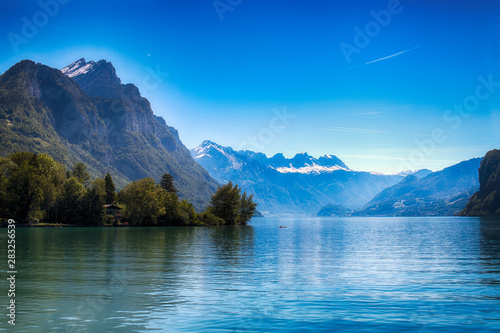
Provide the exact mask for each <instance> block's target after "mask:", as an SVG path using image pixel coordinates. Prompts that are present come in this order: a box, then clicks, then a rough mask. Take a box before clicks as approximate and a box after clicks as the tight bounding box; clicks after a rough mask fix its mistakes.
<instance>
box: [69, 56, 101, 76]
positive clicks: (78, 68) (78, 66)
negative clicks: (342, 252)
mask: <svg viewBox="0 0 500 333" xmlns="http://www.w3.org/2000/svg"><path fill="white" fill-rule="evenodd" d="M95 65H96V63H95V61H90V62H88V63H87V62H86V61H85V58H81V59H79V60H77V61H75V62H74V63H72V64H70V65H68V66H66V67H64V68H63V69H61V72H62V73H63V74H64V75H66V76H68V77H71V78H74V77H76V76H79V75H82V74H86V73H88V72H89V71H90V70H91V69H92V68H93V67H94V66H95Z"/></svg>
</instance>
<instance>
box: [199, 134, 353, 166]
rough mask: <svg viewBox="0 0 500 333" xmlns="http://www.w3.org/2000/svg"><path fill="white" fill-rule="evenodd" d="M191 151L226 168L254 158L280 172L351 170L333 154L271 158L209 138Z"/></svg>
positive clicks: (305, 154)
mask: <svg viewBox="0 0 500 333" xmlns="http://www.w3.org/2000/svg"><path fill="white" fill-rule="evenodd" d="M191 153H192V155H193V157H194V158H195V159H196V160H198V161H201V160H203V159H211V160H212V162H214V161H216V164H218V165H219V166H222V165H223V166H224V168H227V167H232V168H240V167H241V166H242V165H243V164H245V163H247V162H248V161H249V160H253V161H255V162H258V163H260V164H262V165H263V166H264V167H267V168H270V169H274V170H276V171H278V172H279V173H298V174H319V173H325V172H333V171H338V170H345V171H351V170H350V169H349V168H348V167H347V166H346V165H345V164H344V163H343V162H342V161H341V160H340V159H339V158H337V157H336V156H333V155H325V156H322V157H320V158H318V159H316V158H314V157H313V156H311V155H309V154H308V153H305V152H302V153H298V154H296V155H295V156H294V157H293V158H290V159H288V158H286V157H285V156H284V155H283V154H281V153H278V154H276V155H274V156H273V157H271V158H269V157H267V156H266V155H265V154H263V153H257V152H253V151H249V150H245V151H238V152H235V151H234V150H233V149H232V148H230V147H223V146H221V145H218V144H216V143H214V142H212V141H209V140H206V141H204V142H203V143H202V144H201V145H200V146H199V147H197V148H194V149H192V150H191Z"/></svg>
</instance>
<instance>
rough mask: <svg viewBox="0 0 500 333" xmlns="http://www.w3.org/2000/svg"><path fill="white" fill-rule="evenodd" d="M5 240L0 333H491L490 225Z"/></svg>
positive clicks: (326, 225)
mask: <svg viewBox="0 0 500 333" xmlns="http://www.w3.org/2000/svg"><path fill="white" fill-rule="evenodd" d="M280 225H281V226H286V228H278V226H280ZM0 233H1V235H0V239H1V241H2V244H4V245H3V246H2V247H3V248H4V249H3V250H2V251H3V252H1V254H2V255H3V257H4V258H5V264H4V267H5V269H4V272H5V273H4V275H5V277H7V273H6V271H7V263H6V261H7V260H6V257H7V255H6V239H7V237H6V235H7V229H0ZM16 236H17V237H16V245H17V246H16V251H17V252H16V258H17V261H16V264H17V271H18V273H17V275H16V297H15V299H16V326H15V329H12V327H10V325H7V319H8V318H7V316H6V313H7V310H6V309H5V307H6V305H7V302H8V299H7V295H6V294H7V290H8V284H7V282H6V280H5V279H2V280H3V281H4V282H3V283H1V284H0V288H3V291H1V294H2V295H3V296H2V298H1V299H2V305H5V306H2V308H4V310H3V313H2V318H3V319H2V322H1V324H0V328H1V330H5V329H8V330H9V331H18V332H52V331H56V332H59V331H60V332H148V331H158V332H494V331H500V311H499V310H500V219H479V218H460V217H439V218H436V217H435V218H323V219H321V218H300V219H299V218H298V219H291V218H290V219H278V218H260V219H254V220H253V221H252V223H250V224H249V225H247V226H233V227H214V228H211V227H206V228H205V227H199V228H50V229H45V228H44V229H42V228H32V229H17V233H16Z"/></svg>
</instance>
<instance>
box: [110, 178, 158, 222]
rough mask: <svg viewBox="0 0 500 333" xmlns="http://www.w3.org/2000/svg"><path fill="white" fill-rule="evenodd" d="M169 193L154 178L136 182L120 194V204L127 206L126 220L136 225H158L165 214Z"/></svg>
mask: <svg viewBox="0 0 500 333" xmlns="http://www.w3.org/2000/svg"><path fill="white" fill-rule="evenodd" d="M166 196H167V192H166V191H165V190H164V189H162V188H161V187H160V186H159V185H157V184H156V183H155V181H154V180H153V178H144V179H141V180H136V181H134V182H132V183H130V184H128V185H127V186H125V187H124V188H123V190H121V191H120V193H118V198H119V200H120V203H123V204H125V206H126V209H125V218H126V219H128V220H129V221H130V222H132V223H134V224H157V223H158V218H159V217H160V216H161V215H164V214H165V200H166Z"/></svg>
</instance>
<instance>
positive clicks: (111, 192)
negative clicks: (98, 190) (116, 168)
mask: <svg viewBox="0 0 500 333" xmlns="http://www.w3.org/2000/svg"><path fill="white" fill-rule="evenodd" d="M104 182H105V185H104V189H105V191H106V204H112V203H114V202H115V201H116V187H115V184H114V183H113V178H111V175H110V174H109V172H108V173H107V174H106V177H104Z"/></svg>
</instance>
